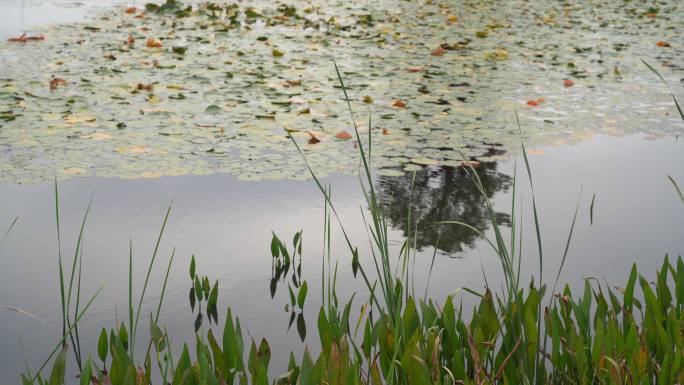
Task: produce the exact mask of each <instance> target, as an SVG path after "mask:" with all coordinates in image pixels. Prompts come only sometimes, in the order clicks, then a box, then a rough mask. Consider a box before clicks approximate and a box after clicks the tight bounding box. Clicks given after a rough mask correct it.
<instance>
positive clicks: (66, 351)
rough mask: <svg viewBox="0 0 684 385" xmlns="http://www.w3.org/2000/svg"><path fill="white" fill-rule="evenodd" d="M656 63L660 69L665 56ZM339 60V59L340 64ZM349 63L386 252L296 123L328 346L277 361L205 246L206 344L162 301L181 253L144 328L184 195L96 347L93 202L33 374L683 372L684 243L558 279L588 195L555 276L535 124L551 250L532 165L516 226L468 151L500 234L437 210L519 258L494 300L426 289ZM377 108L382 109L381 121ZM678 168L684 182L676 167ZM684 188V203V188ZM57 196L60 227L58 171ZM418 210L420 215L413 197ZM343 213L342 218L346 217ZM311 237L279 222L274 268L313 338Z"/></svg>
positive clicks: (544, 379)
mask: <svg viewBox="0 0 684 385" xmlns="http://www.w3.org/2000/svg"><path fill="white" fill-rule="evenodd" d="M644 63H645V62H644ZM645 64H646V65H647V66H648V68H649V69H651V70H652V71H653V72H654V73H656V74H657V75H658V73H657V71H656V70H655V69H654V68H653V67H651V66H650V65H648V64H647V63H645ZM335 68H336V70H337V65H336V64H335ZM337 76H338V80H339V83H340V88H341V89H342V91H343V93H344V98H345V101H346V102H347V106H348V107H349V113H350V116H351V120H352V123H353V125H354V128H355V130H354V131H355V136H354V139H355V140H356V142H357V144H358V146H357V147H358V151H359V160H360V164H361V172H360V179H361V186H362V188H363V191H364V196H365V197H366V204H367V211H366V212H364V213H363V215H364V221H365V222H366V223H367V225H368V228H367V231H368V234H369V238H370V239H371V240H372V242H371V244H372V259H371V261H372V262H373V263H372V264H371V265H370V266H367V265H362V264H361V263H360V262H359V261H360V259H359V253H358V249H357V248H356V247H355V246H354V245H353V243H352V242H351V240H350V239H349V237H347V233H346V230H345V227H344V225H343V223H342V221H341V220H340V219H339V217H338V216H337V213H336V210H335V204H334V200H333V199H332V198H331V191H332V188H331V186H329V185H324V184H323V183H322V182H321V180H319V179H318V178H317V176H316V173H315V171H314V170H313V168H312V167H311V165H310V164H309V163H308V162H307V160H306V156H305V154H304V152H303V151H302V149H301V148H300V146H299V144H298V142H297V140H296V139H295V138H293V137H290V139H291V140H292V143H293V145H294V147H295V148H296V149H297V150H298V151H299V153H300V155H301V156H302V158H303V159H304V161H305V163H306V166H307V168H308V170H309V171H310V173H311V176H312V178H313V181H314V182H315V184H316V185H317V187H318V188H319V189H320V191H321V193H322V195H323V197H324V206H325V210H324V212H325V218H324V223H325V225H324V228H323V232H324V235H325V243H324V250H325V252H324V255H323V270H322V271H321V277H320V279H321V283H322V286H321V288H322V292H321V293H320V295H321V296H322V298H323V302H322V306H321V308H320V309H319V310H318V315H317V321H316V329H317V335H318V337H319V339H320V345H321V351H320V354H318V355H317V356H314V355H312V354H311V352H310V351H309V350H308V348H307V349H305V350H304V352H291V353H290V359H289V365H288V371H287V372H286V373H284V374H282V375H280V376H278V377H271V376H269V371H268V367H269V362H270V359H271V356H272V354H273V352H272V351H271V349H270V347H269V344H268V342H267V341H266V340H265V339H262V340H261V341H260V342H258V343H257V341H255V340H254V339H251V340H246V339H245V338H244V337H243V334H242V325H241V323H240V320H239V318H238V317H237V315H235V314H233V313H232V312H231V309H230V307H228V308H227V309H225V311H224V309H219V307H218V292H219V290H218V281H216V282H215V283H214V284H213V285H212V284H211V281H210V278H209V277H207V276H200V275H199V274H198V273H197V272H196V263H195V258H194V257H193V259H192V262H191V264H190V268H189V275H190V279H191V282H192V284H191V289H190V296H189V301H190V304H191V308H192V311H193V314H194V312H195V310H197V317H196V320H195V331H196V338H195V342H194V344H195V346H194V349H192V344H187V343H185V344H183V348H182V353H181V354H180V356H178V357H174V356H172V349H171V343H172V338H171V337H172V336H170V335H168V333H167V332H166V329H165V328H164V326H163V320H161V319H160V318H159V315H160V310H161V307H162V302H163V298H164V291H165V290H166V284H167V280H166V278H168V274H169V271H170V268H171V265H172V262H173V254H172V255H171V258H170V260H169V264H168V266H167V267H166V278H165V280H164V285H163V288H162V292H161V296H160V300H159V304H158V306H157V309H156V314H150V316H149V330H150V335H151V338H150V340H149V341H139V340H138V339H137V332H138V330H139V328H140V327H142V326H143V325H140V321H141V307H142V303H143V299H144V297H145V294H146V289H147V283H148V280H149V277H150V274H151V272H152V270H153V267H154V263H155V260H156V258H157V250H158V246H159V242H160V241H161V238H162V235H163V233H164V227H165V225H166V221H167V219H168V215H169V213H170V210H171V206H169V209H168V211H167V213H166V217H165V218H164V222H163V224H162V227H161V230H160V233H159V238H158V239H157V246H156V247H155V251H154V254H153V255H152V259H151V261H150V265H149V267H148V269H147V272H146V278H145V284H144V286H143V288H142V292H141V294H140V298H139V301H138V302H137V306H136V301H135V300H134V296H133V289H132V284H131V282H132V276H133V269H132V259H133V253H132V251H131V255H130V260H129V263H130V266H131V268H130V270H129V293H128V298H129V306H128V320H127V321H128V322H127V323H126V322H121V324H120V325H118V326H117V328H114V329H111V330H106V329H104V328H103V329H102V332H101V335H100V339H99V343H98V346H97V349H96V356H95V357H93V356H91V355H90V354H89V353H88V352H89V351H82V350H81V346H80V342H79V329H78V323H79V320H80V319H81V317H82V316H83V315H84V314H85V313H86V312H87V310H88V308H89V306H90V304H91V303H92V302H93V301H94V300H95V299H96V297H97V295H98V293H99V291H97V292H96V293H95V294H94V295H92V296H91V297H89V299H88V300H87V301H86V300H85V298H86V297H85V296H83V297H82V295H81V294H82V293H81V266H82V239H83V238H82V235H83V230H84V228H85V226H86V221H87V217H88V211H89V208H90V205H89V206H88V209H86V212H85V215H84V218H83V222H82V225H81V233H80V236H79V238H78V241H77V244H76V248H75V250H76V251H75V253H74V255H73V258H72V259H71V261H67V260H66V259H65V257H64V256H63V255H62V253H61V246H60V252H59V262H60V264H59V266H60V269H59V277H60V298H61V304H62V314H63V327H62V337H61V340H60V341H59V343H58V344H57V345H56V346H55V348H54V350H53V351H52V353H51V354H50V355H49V357H48V359H47V360H46V361H45V363H44V364H43V365H42V366H41V367H40V368H39V369H38V370H37V371H36V372H32V371H31V370H30V369H28V368H27V369H26V371H25V372H24V373H22V374H21V380H22V383H23V384H24V385H29V384H41V385H42V384H47V385H60V384H64V383H73V382H74V381H73V379H68V378H65V368H66V366H67V365H72V364H71V360H70V359H69V357H71V354H72V353H71V352H73V357H74V362H75V365H76V366H77V367H78V372H79V373H80V375H79V379H77V380H76V381H78V382H80V384H81V385H87V384H102V385H104V384H112V385H142V384H151V383H157V382H158V383H161V384H172V385H178V384H197V385H200V384H202V385H204V384H207V385H213V384H216V385H218V384H255V385H267V384H278V385H280V384H301V385H309V384H329V385H338V384H340V385H341V384H365V385H371V384H372V385H380V384H478V385H484V384H679V383H682V382H684V328H683V327H682V325H683V323H684V261H683V260H682V258H681V256H680V257H677V258H675V259H671V258H670V257H669V256H667V255H666V256H665V258H664V259H663V262H662V265H661V267H660V269H659V271H658V272H657V274H656V277H650V278H652V279H654V280H653V281H650V280H649V279H647V278H646V277H643V276H642V275H640V274H639V272H638V270H637V267H636V265H633V266H632V269H631V272H630V275H629V277H628V278H627V281H626V284H625V286H624V287H611V286H610V285H608V284H607V283H605V284H603V283H601V282H599V281H597V280H595V279H586V280H585V285H584V289H583V291H582V293H581V294H579V295H577V294H576V293H572V292H571V289H570V288H569V286H559V282H558V280H559V276H560V273H561V270H562V268H563V265H564V263H565V259H566V257H567V255H568V250H569V248H570V246H571V243H572V233H573V229H574V224H575V219H576V216H577V210H576V211H575V216H574V217H573V218H572V222H571V226H570V231H569V234H568V238H567V243H566V244H565V252H564V254H563V258H562V260H561V261H560V265H559V266H558V273H557V274H556V275H555V276H553V277H550V278H551V280H549V277H544V276H542V269H541V267H542V265H543V263H544V262H545V260H544V254H543V250H542V246H541V245H542V242H541V240H542V235H541V230H542V229H540V226H539V222H538V215H537V209H536V203H535V200H534V186H533V177H532V172H531V169H530V165H529V162H528V160H527V156H526V151H525V148H524V143H523V141H522V140H521V146H522V149H523V151H522V154H523V160H524V166H525V173H526V174H527V178H526V179H527V182H528V183H529V185H530V187H531V190H532V199H531V206H532V212H533V214H534V215H533V218H534V223H533V225H534V226H533V228H534V231H535V235H536V240H537V245H536V246H537V247H536V253H535V254H536V255H525V256H523V255H522V247H521V243H522V236H521V233H522V232H521V231H520V230H519V227H518V226H516V223H517V222H518V220H519V218H520V211H521V210H522V208H521V207H517V206H516V191H515V189H516V183H517V182H518V177H517V175H515V174H514V176H513V179H512V191H513V194H512V199H511V208H510V210H511V221H510V230H508V229H507V230H505V231H504V229H503V228H502V226H501V225H500V224H499V223H498V222H497V215H496V213H495V211H494V209H493V206H492V203H491V202H490V201H489V199H488V198H487V193H486V191H485V189H484V186H483V185H482V183H481V181H480V178H479V176H478V172H477V169H476V168H475V167H474V165H473V164H470V163H468V162H465V163H464V165H463V167H464V168H465V169H466V170H467V171H468V172H469V173H470V174H471V175H472V177H473V181H474V183H475V185H476V187H477V188H478V190H479V191H480V193H481V194H482V196H483V197H484V202H485V206H486V210H487V212H488V214H489V220H490V222H491V226H492V230H493V234H494V238H493V239H490V238H487V236H486V235H485V234H483V233H482V232H481V231H480V230H478V229H476V228H474V227H472V226H470V225H468V224H467V223H465V222H456V221H444V222H440V223H438V224H437V225H443V226H463V227H466V228H469V229H470V230H472V231H474V232H476V233H477V234H478V235H479V236H481V237H483V238H484V239H485V240H486V241H487V243H488V244H489V245H490V246H491V247H492V248H493V249H494V251H495V252H496V255H497V256H498V258H499V260H500V265H501V268H502V271H503V273H504V274H503V276H504V282H503V286H502V288H501V290H499V291H494V290H492V288H490V287H488V285H486V286H485V287H484V288H481V289H479V290H478V289H473V288H468V289H466V291H467V292H468V293H469V294H470V295H473V296H475V297H477V298H478V299H479V304H477V305H476V306H475V307H474V308H472V309H464V308H463V307H462V305H459V304H458V303H457V301H456V300H455V299H454V298H453V297H452V296H448V297H447V298H446V300H445V301H444V302H443V303H437V302H435V301H434V300H432V299H430V298H428V297H427V292H426V293H425V294H424V295H423V296H422V297H421V294H420V293H416V292H415V289H414V288H413V287H414V286H413V271H412V266H413V263H414V261H413V259H414V258H415V257H416V256H415V253H414V252H413V251H414V249H413V247H412V245H413V239H414V236H415V232H412V231H409V232H408V234H407V236H406V238H405V240H404V244H403V247H402V249H401V252H400V255H399V256H393V255H390V253H389V247H388V242H389V241H388V225H387V222H386V220H385V216H384V214H383V210H382V206H381V205H380V200H379V199H380V198H379V197H378V195H377V192H376V190H375V188H374V185H373V177H372V173H371V170H372V165H371V164H370V159H371V157H370V153H371V151H372V146H371V143H372V141H371V140H370V132H371V130H368V135H369V136H368V138H367V139H368V140H367V141H365V140H364V138H362V136H361V135H360V134H359V130H358V129H357V124H356V119H355V115H354V112H353V110H352V107H351V104H350V103H349V96H348V95H347V88H346V87H345V85H344V81H343V79H342V75H341V74H340V72H339V70H337ZM658 76H660V75H658ZM661 80H662V78H661ZM673 99H674V96H673ZM674 102H675V105H676V107H677V109H678V111H679V114H680V116H681V117H682V119H683V120H684V115H683V114H682V111H681V108H680V106H679V104H678V103H677V100H676V99H674ZM516 118H517V117H516ZM371 123H372V121H371V119H370V118H369V120H368V125H369V126H370V125H371ZM519 124H520V123H519V122H518V125H519ZM464 159H467V158H466V157H464ZM516 169H517V167H516ZM668 178H669V180H670V181H671V182H672V184H673V186H674V187H675V189H676V190H677V193H678V194H679V196H680V198H682V195H681V191H680V189H679V187H678V185H677V183H676V181H675V180H674V179H672V178H671V177H669V176H668ZM682 201H683V203H684V198H682ZM55 202H56V213H55V215H56V219H57V223H56V224H57V229H58V231H57V233H58V238H59V237H60V235H59V227H60V226H59V217H60V214H59V195H58V189H57V183H56V182H55ZM578 207H579V205H578ZM366 215H367V216H366ZM406 215H407V221H408V223H409V224H411V223H412V222H411V210H410V208H409V210H408V212H407V214H406ZM15 222H16V220H15ZM334 222H337V225H338V226H334ZM12 225H14V223H12ZM333 227H335V228H336V229H339V231H341V232H342V233H343V235H344V239H345V240H346V242H347V245H348V247H349V252H350V255H351V265H352V270H353V273H354V275H355V277H357V279H358V280H360V281H361V282H362V285H363V286H365V288H364V289H363V290H361V291H362V292H363V294H364V296H365V295H367V296H368V298H370V299H369V301H368V302H367V303H365V304H363V306H362V307H361V311H360V314H352V311H351V309H352V304H353V301H354V300H355V297H356V295H352V296H351V298H338V296H337V293H336V279H337V266H338V261H333V260H331V255H330V239H331V233H332V231H333ZM409 228H412V226H409ZM60 243H61V241H60ZM302 243H303V241H302V236H301V232H298V233H296V234H295V236H294V238H293V240H292V248H291V249H289V246H288V245H287V243H286V242H283V241H281V239H280V238H278V237H277V236H276V235H275V234H274V235H273V240H272V242H271V245H270V249H271V254H272V257H273V271H274V275H273V280H274V281H272V285H273V284H274V282H275V283H276V284H277V283H278V281H279V280H282V281H283V282H288V290H289V294H290V299H291V304H290V306H291V309H292V318H291V323H290V325H292V323H293V322H294V320H295V319H297V329H298V332H299V333H300V336H302V339H303V338H304V337H303V335H306V326H305V325H304V322H303V317H302V314H303V311H304V306H305V303H306V298H307V295H308V285H307V282H306V280H302V278H301V249H302ZM297 255H299V260H298V259H297ZM523 258H525V259H526V261H531V260H535V259H536V260H537V263H538V265H539V276H537V277H535V278H534V279H536V280H537V281H535V280H532V281H531V282H529V283H525V282H521V279H520V278H521V277H520V271H521V265H522V260H523ZM433 262H434V259H433ZM342 263H349V261H343V262H342ZM290 281H291V282H292V283H291V284H290ZM428 282H429V277H428ZM550 283H551V285H549V284H550ZM549 287H550V290H549ZM272 290H274V289H273V287H272ZM143 317H146V316H145V315H143ZM300 319H301V321H300ZM203 320H207V321H208V322H209V325H211V324H212V323H213V324H215V326H216V329H220V330H221V331H220V334H219V332H218V330H217V331H216V333H217V334H219V335H215V334H214V333H215V331H214V330H213V329H212V328H211V327H209V328H207V327H206V326H207V323H206V322H203ZM142 321H143V324H146V323H147V322H145V320H144V318H143V319H142ZM145 326H148V325H145ZM173 343H174V344H178V343H179V342H178V341H173ZM140 349H143V351H146V353H145V354H144V356H143V357H144V360H143V361H138V360H136V358H135V357H136V352H138V353H139V352H140V351H141V350H140ZM70 351H71V352H70ZM138 356H139V354H138ZM67 362H69V363H67ZM48 368H49V372H48V370H47V369H48Z"/></svg>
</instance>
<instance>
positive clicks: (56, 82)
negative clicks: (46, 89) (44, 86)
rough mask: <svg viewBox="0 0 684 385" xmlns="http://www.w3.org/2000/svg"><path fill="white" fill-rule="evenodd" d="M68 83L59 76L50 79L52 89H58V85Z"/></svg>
mask: <svg viewBox="0 0 684 385" xmlns="http://www.w3.org/2000/svg"><path fill="white" fill-rule="evenodd" d="M64 84H66V80H64V79H62V78H58V77H54V78H52V79H50V90H56V89H57V87H59V86H61V85H64Z"/></svg>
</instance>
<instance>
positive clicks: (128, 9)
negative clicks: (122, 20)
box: [124, 7, 138, 13]
mask: <svg viewBox="0 0 684 385" xmlns="http://www.w3.org/2000/svg"><path fill="white" fill-rule="evenodd" d="M137 11H138V8H136V7H128V8H126V10H125V11H124V12H126V13H135V12H137Z"/></svg>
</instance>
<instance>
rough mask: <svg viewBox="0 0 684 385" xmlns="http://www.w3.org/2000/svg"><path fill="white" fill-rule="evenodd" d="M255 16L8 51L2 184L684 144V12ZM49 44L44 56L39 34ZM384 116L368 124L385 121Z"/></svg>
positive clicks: (365, 11) (184, 17)
mask: <svg viewBox="0 0 684 385" xmlns="http://www.w3.org/2000/svg"><path fill="white" fill-rule="evenodd" d="M658 4H660V5H659V8H652V7H649V6H647V5H644V3H641V2H625V1H606V2H590V3H587V4H584V3H582V2H577V3H575V2H573V3H568V2H547V1H501V2H495V1H480V2H472V1H465V2H453V1H439V0H435V1H400V0H387V1H370V0H367V1H366V0H364V1H335V0H317V1H287V2H281V1H254V2H240V3H225V2H222V3H206V4H192V5H188V3H185V4H181V3H179V2H174V1H167V2H166V3H157V4H147V5H146V6H139V7H138V8H134V7H131V8H116V9H111V10H110V11H107V12H105V13H103V14H99V15H97V17H95V18H94V19H92V20H89V21H87V22H84V23H76V24H61V25H53V26H50V27H45V28H42V29H39V30H36V31H31V33H29V34H28V35H26V36H23V37H21V36H18V37H16V38H14V39H12V41H7V42H3V43H0V57H2V59H1V60H0V159H1V160H0V181H11V182H15V183H29V182H36V181H42V180H49V179H52V178H54V177H55V176H57V177H58V178H60V179H64V178H67V177H70V176H102V177H122V178H139V177H159V176H163V175H182V174H188V173H193V174H207V173H212V172H227V173H230V174H233V175H236V176H237V177H239V178H241V179H247V180H258V179H264V178H268V179H275V178H305V177H306V176H307V172H306V168H305V165H304V163H303V161H302V160H301V158H300V156H299V154H298V152H297V151H296V149H295V147H294V146H293V144H292V143H291V142H290V140H289V139H288V136H287V135H288V133H289V134H291V135H293V137H294V138H295V139H296V140H297V141H298V142H299V143H300V144H301V146H302V148H303V150H304V152H305V153H306V155H307V157H308V159H309V161H310V163H311V164H312V166H313V168H314V169H315V170H316V171H317V172H318V173H320V174H322V175H323V174H330V173H337V172H339V173H345V174H349V173H354V172H357V171H358V168H359V159H358V151H357V150H356V148H355V146H356V144H355V143H354V142H355V141H354V140H353V139H349V138H348V137H349V135H347V133H352V134H353V127H352V126H351V123H350V115H349V111H348V109H347V106H346V104H345V102H344V99H343V93H342V90H341V88H340V86H339V83H338V80H337V76H336V73H335V68H334V66H333V61H332V58H333V57H334V58H335V59H336V61H337V64H338V66H339V68H340V71H341V73H342V76H343V78H344V80H345V82H346V85H347V87H348V92H349V96H350V99H351V104H352V107H353V109H354V111H355V113H356V118H357V121H358V123H359V128H360V130H361V133H362V134H363V135H364V137H365V135H366V134H367V130H368V128H369V126H370V127H371V130H372V140H373V147H372V156H373V165H374V167H375V168H376V169H377V170H378V172H379V173H381V174H387V175H401V174H402V173H404V172H406V171H410V170H415V169H416V168H420V167H423V166H424V165H458V164H460V162H461V161H462V154H463V155H464V156H466V157H468V158H470V159H478V160H480V161H494V160H497V159H500V158H501V157H506V156H509V154H510V153H511V152H515V151H517V150H518V149H519V147H520V139H521V132H520V131H519V129H518V126H517V124H516V121H515V115H514V114H515V112H517V113H518V115H519V117H520V122H521V126H522V137H524V140H525V141H526V143H527V145H528V146H529V147H533V146H538V145H553V144H565V143H575V142H578V141H582V140H585V139H587V138H590V137H591V136H592V135H595V134H610V135H627V134H633V133H640V134H644V135H645V136H646V137H661V136H664V135H671V134H673V133H678V132H681V130H682V129H683V128H684V127H683V125H682V122H681V120H679V118H678V116H677V114H676V111H675V109H674V106H673V105H672V100H671V98H670V97H669V96H668V95H669V94H668V90H667V88H665V86H664V85H663V84H662V83H660V81H659V80H658V79H657V78H656V77H655V75H654V74H653V73H651V72H650V71H649V70H648V69H647V68H646V67H645V66H644V65H643V64H642V63H641V61H640V60H641V59H644V60H646V61H648V62H650V63H651V64H652V65H653V66H654V67H655V68H657V69H658V70H659V71H660V72H661V73H662V74H663V76H664V77H665V78H666V79H667V80H668V82H669V83H670V85H671V88H672V90H673V92H674V93H675V95H681V94H682V83H681V81H682V80H681V78H682V77H684V62H683V61H684V55H683V53H684V50H683V47H684V41H682V39H681V34H680V32H681V31H682V30H684V4H683V3H681V2H678V1H669V2H668V1H662V2H659V3H658ZM41 35H42V36H43V37H44V38H45V39H44V40H43V39H40V36H41ZM369 115H370V116H372V121H371V123H370V125H369V123H368V117H369Z"/></svg>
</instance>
